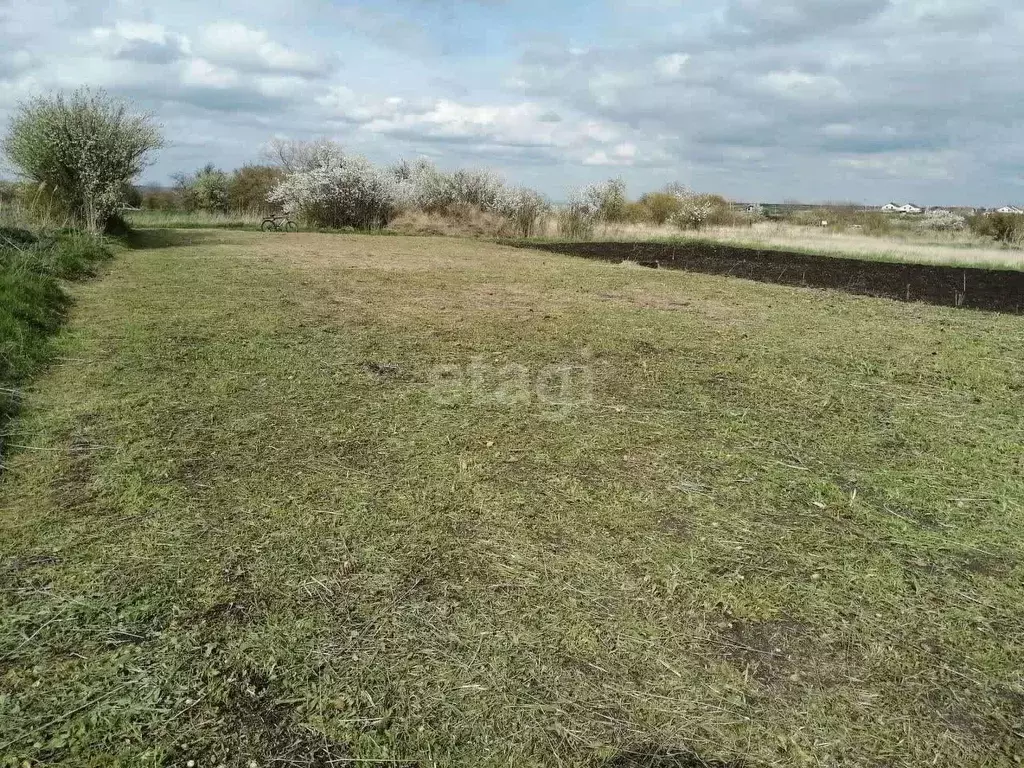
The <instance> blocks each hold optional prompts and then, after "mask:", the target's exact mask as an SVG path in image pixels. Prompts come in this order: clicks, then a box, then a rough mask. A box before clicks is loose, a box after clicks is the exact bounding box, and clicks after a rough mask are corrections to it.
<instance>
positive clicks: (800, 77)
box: [757, 69, 845, 100]
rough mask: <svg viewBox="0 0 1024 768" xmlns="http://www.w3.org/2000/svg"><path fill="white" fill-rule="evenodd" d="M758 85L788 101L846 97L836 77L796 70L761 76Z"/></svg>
mask: <svg viewBox="0 0 1024 768" xmlns="http://www.w3.org/2000/svg"><path fill="white" fill-rule="evenodd" d="M757 83H758V85H759V86H760V87H761V88H763V89H765V90H767V91H770V92H772V93H774V94H776V95H778V96H781V97H783V98H787V99H815V100H818V99H839V98H843V97H844V96H845V90H844V88H843V84H842V83H841V82H840V81H839V80H838V79H836V78H835V77H831V76H829V75H812V74H809V73H807V72H800V71H799V70H794V69H789V70H785V71H781V72H769V73H767V74H765V75H761V76H760V77H758V78H757Z"/></svg>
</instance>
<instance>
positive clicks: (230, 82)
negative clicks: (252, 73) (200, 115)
mask: <svg viewBox="0 0 1024 768" xmlns="http://www.w3.org/2000/svg"><path fill="white" fill-rule="evenodd" d="M181 81H182V83H184V84H185V85H196V86H200V87H203V88H233V87H235V86H237V85H238V84H239V83H240V81H241V78H240V77H239V74H238V73H237V72H235V71H234V70H231V69H225V68H223V67H218V66H216V65H215V64H213V63H211V62H209V61H207V60H206V59H191V60H190V61H189V62H188V63H187V64H186V65H185V68H184V71H183V72H182V78H181Z"/></svg>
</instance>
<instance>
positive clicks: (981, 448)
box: [0, 231, 1024, 768]
mask: <svg viewBox="0 0 1024 768" xmlns="http://www.w3.org/2000/svg"><path fill="white" fill-rule="evenodd" d="M137 240H138V246H139V247H138V249H136V250H134V251H131V252H127V253H123V254H122V255H121V256H120V257H119V258H118V259H117V260H116V261H115V262H114V264H113V265H112V266H111V268H110V270H109V273H108V274H106V275H105V276H104V277H103V279H101V280H98V281H93V282H90V283H87V284H84V285H81V286H78V287H77V288H76V289H75V295H76V298H77V305H76V309H75V312H74V316H73V318H72V322H71V325H70V326H69V329H68V330H67V331H66V332H65V333H64V334H63V335H62V336H61V350H60V351H61V357H62V361H61V362H60V363H59V364H56V365H54V366H53V367H52V368H51V369H50V370H49V371H48V372H47V373H46V374H45V375H44V376H43V377H42V378H40V379H38V380H37V383H36V385H35V387H34V388H33V390H32V392H31V393H30V396H29V397H28V398H27V403H26V412H25V413H24V414H23V416H22V417H21V419H20V420H19V421H18V422H17V436H16V438H15V439H14V440H13V442H15V443H16V444H17V445H18V446H21V447H19V448H17V449H16V450H15V451H14V452H13V453H12V454H11V455H9V456H8V457H6V461H7V467H6V472H5V473H4V475H3V480H2V485H0V764H2V765H5V766H12V767H13V766H21V765H23V764H27V765H30V766H31V765H60V766H76V767H77V766H85V765H93V766H100V765H102V766H115V765H116V766H129V765H131V766H137V765H169V766H170V765H173V766H195V767H197V768H207V767H209V768H215V767H216V766H220V765H224V766H246V767H248V766H260V767H264V766H267V767H269V766H333V765H367V764H378V765H407V766H434V765H437V766H442V765H461V766H484V765H493V766H499V765H501V766H570V765H571V766H577V765H581V766H608V767H609V768H611V767H613V766H614V767H615V768H622V767H623V766H648V767H664V766H705V765H710V766H725V765H741V764H742V765H747V766H775V765H780V766H781V765H785V766H803V765H821V766H835V765H843V766H847V765H864V766H881V765H891V766H896V765H898V766H917V765H923V764H929V765H950V766H953V765H955V766H969V765H970V766H983V765H984V766H991V765H1015V764H1017V763H1019V762H1020V760H1021V759H1022V758H1024V746H1022V745H1024V677H1022V670H1024V622H1022V616H1021V606H1020V601H1021V594H1022V589H1024V562H1022V559H1021V555H1022V551H1021V550H1022V543H1021V542H1022V541H1024V514H1022V509H1021V504H1022V499H1024V452H1022V450H1021V444H1022V441H1024V422H1022V420H1021V397H1022V393H1024V319H1021V318H1020V317H1013V316H1004V315H996V314H987V313H981V312H971V311H964V310H954V309H943V308H937V307H928V306H920V305H910V304H897V303H890V302H887V301H884V300H876V299H869V298H859V297H852V296H848V295H841V294H833V293H828V292H816V291H811V290H806V289H797V288H786V287H780V286H770V285H763V284H757V283H750V282H744V281H740V280H733V279H729V278H721V277H712V276H704V275H695V274H688V273H684V272H667V271H654V270H645V269H640V268H636V267H631V266H628V265H621V266H615V265H609V264H602V263H595V262H589V261H585V260H578V259H573V258H570V257H562V256H553V255H550V254H541V253H537V252H531V251H520V250H514V249H511V248H505V247H501V246H496V245H490V244H485V243H480V242H472V241H465V240H457V239H441V238H437V239H430V238H422V239H417V238H400V237H390V238H379V237H364V236H337V235H315V234H299V235H291V236H289V235H260V234H258V233H249V232H229V231H188V232H173V231H162V232H148V233H142V234H141V235H140V236H138V238H137Z"/></svg>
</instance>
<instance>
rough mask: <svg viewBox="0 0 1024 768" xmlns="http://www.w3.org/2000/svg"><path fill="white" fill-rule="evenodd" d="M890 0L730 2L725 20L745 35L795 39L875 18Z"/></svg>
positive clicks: (752, 0)
mask: <svg viewBox="0 0 1024 768" xmlns="http://www.w3.org/2000/svg"><path fill="white" fill-rule="evenodd" d="M889 6H890V0H730V2H729V4H728V6H727V8H726V12H725V20H726V22H727V24H728V25H729V26H730V27H731V28H733V29H734V30H736V31H739V32H741V33H742V34H743V35H744V36H748V37H757V38H772V39H773V40H775V41H778V40H779V38H780V37H785V38H794V37H801V36H804V35H808V34H812V33H824V32H827V31H830V30H835V29H838V28H841V27H846V26H850V25H854V24H860V23H862V22H865V21H867V20H869V19H872V18H874V17H876V16H878V15H879V14H881V13H882V12H883V11H885V10H886V9H887V8H889Z"/></svg>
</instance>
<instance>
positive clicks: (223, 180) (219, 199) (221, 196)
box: [174, 163, 228, 213]
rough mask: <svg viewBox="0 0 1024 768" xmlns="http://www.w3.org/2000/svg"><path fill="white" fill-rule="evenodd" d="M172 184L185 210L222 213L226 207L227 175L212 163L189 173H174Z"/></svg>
mask: <svg viewBox="0 0 1024 768" xmlns="http://www.w3.org/2000/svg"><path fill="white" fill-rule="evenodd" d="M174 186H175V189H176V190H177V193H178V197H179V198H180V199H181V204H182V206H183V207H184V208H185V210H186V211H207V212H210V213H224V212H226V211H227V209H228V175H227V174H226V173H224V171H222V170H220V169H219V168H217V167H216V166H214V164H213V163H207V164H206V165H204V166H203V167H202V168H200V169H199V170H198V171H196V172H195V173H194V174H191V175H189V174H186V173H179V174H176V175H175V177H174Z"/></svg>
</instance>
